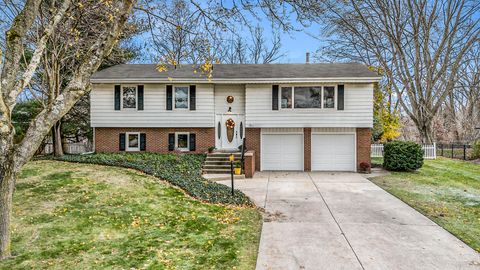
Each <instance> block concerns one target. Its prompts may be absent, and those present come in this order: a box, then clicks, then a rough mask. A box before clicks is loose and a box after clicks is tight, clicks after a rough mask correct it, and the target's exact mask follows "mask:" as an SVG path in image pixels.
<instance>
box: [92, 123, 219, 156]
mask: <svg viewBox="0 0 480 270" xmlns="http://www.w3.org/2000/svg"><path fill="white" fill-rule="evenodd" d="M125 132H141V133H145V134H146V152H158V153H167V152H171V151H168V134H169V133H175V132H190V133H195V136H196V142H195V145H196V147H195V148H196V149H195V152H192V153H205V152H207V151H208V148H209V147H211V146H215V128H95V151H96V152H98V153H112V152H119V151H120V150H119V134H120V133H125Z"/></svg>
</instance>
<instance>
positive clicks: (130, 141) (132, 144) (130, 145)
mask: <svg viewBox="0 0 480 270" xmlns="http://www.w3.org/2000/svg"><path fill="white" fill-rule="evenodd" d="M126 135H127V136H126V139H127V149H126V150H127V151H140V133H138V132H134V133H127V134H126Z"/></svg>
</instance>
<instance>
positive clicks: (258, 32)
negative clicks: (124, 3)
mask: <svg viewBox="0 0 480 270" xmlns="http://www.w3.org/2000/svg"><path fill="white" fill-rule="evenodd" d="M270 5H272V3H270ZM254 7H255V5H252V6H250V7H247V6H246V3H239V6H236V7H235V6H234V7H224V6H222V3H217V2H212V3H210V4H208V5H206V6H205V5H203V6H202V5H201V4H200V3H198V2H196V1H188V0H172V1H160V3H158V2H157V1H152V2H151V3H150V6H149V7H148V8H142V7H137V10H138V11H141V13H139V15H138V16H139V17H141V18H144V21H145V23H144V24H145V27H146V29H147V32H148V33H149V40H150V41H151V42H149V43H148V44H145V51H146V52H147V54H149V55H151V58H152V59H153V60H154V61H155V62H157V63H162V64H165V65H168V64H170V65H178V64H199V65H201V64H204V63H206V62H209V63H228V64H237V63H242V64H244V63H255V64H260V63H271V62H274V61H276V60H278V59H279V58H280V57H282V56H283V55H282V53H281V50H280V49H281V42H280V36H279V35H278V33H276V32H275V31H273V30H272V32H273V36H272V40H267V39H266V38H265V33H264V30H263V29H262V28H261V27H260V26H256V27H253V26H252V22H250V21H248V20H247V19H246V17H247V14H256V15H258V11H255V9H254ZM265 12H266V11H265ZM271 12H274V9H272V10H271ZM142 14H143V16H142ZM281 18H283V16H280V15H279V16H278V19H279V20H282V21H283V19H281ZM284 23H285V22H284ZM239 26H242V27H243V28H245V29H243V30H242V29H240V27H239ZM272 29H273V28H272Z"/></svg>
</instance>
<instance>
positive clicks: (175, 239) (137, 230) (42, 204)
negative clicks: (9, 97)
mask: <svg viewBox="0 0 480 270" xmlns="http://www.w3.org/2000/svg"><path fill="white" fill-rule="evenodd" d="M260 229H261V215H260V213H259V212H258V211H257V210H256V209H255V208H252V207H238V206H235V207H234V206H224V205H218V204H206V203H202V202H200V201H198V200H195V199H192V198H191V197H189V196H187V195H186V194H185V193H184V192H183V191H181V190H179V189H178V188H175V187H172V186H171V185H169V184H166V183H164V182H161V181H159V180H158V179H157V178H155V177H152V176H148V175H145V174H143V173H141V172H138V171H135V170H131V169H125V168H118V167H108V166H99V165H91V164H74V163H66V162H59V161H35V162H30V163H29V164H27V165H26V166H25V168H24V169H23V171H22V172H21V174H20V175H19V177H18V180H17V185H16V191H15V195H14V214H13V220H12V236H13V241H12V244H13V245H12V246H13V255H14V257H13V258H11V259H8V260H5V261H2V262H0V269H254V267H255V261H256V254H257V249H258V243H259V236H260Z"/></svg>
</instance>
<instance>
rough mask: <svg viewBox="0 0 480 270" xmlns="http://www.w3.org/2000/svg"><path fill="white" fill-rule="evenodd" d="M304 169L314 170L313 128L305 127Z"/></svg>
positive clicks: (307, 170)
mask: <svg viewBox="0 0 480 270" xmlns="http://www.w3.org/2000/svg"><path fill="white" fill-rule="evenodd" d="M303 170H304V171H306V172H310V171H311V170H312V129H311V128H304V129H303Z"/></svg>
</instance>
